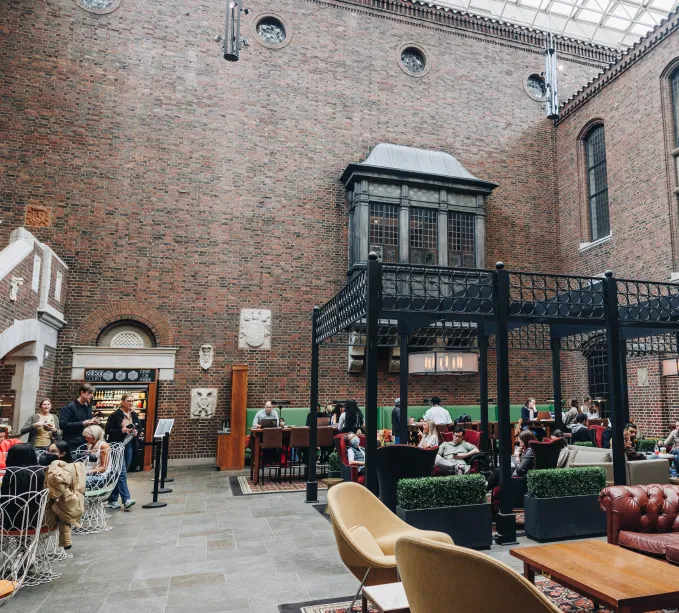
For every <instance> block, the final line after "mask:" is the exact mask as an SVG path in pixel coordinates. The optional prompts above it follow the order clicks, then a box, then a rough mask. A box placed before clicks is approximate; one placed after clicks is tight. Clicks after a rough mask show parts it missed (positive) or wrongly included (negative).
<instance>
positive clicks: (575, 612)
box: [278, 576, 677, 613]
mask: <svg viewBox="0 0 679 613" xmlns="http://www.w3.org/2000/svg"><path fill="white" fill-rule="evenodd" d="M535 585H537V587H538V589H539V590H541V591H542V593H543V594H544V595H545V596H547V598H549V599H550V600H551V601H552V602H553V603H554V604H555V605H556V606H557V607H559V609H561V611H563V613H587V612H588V611H594V610H595V609H594V608H593V606H592V601H591V600H589V599H588V598H585V597H584V596H581V595H580V594H578V593H576V592H573V591H571V590H568V589H566V588H565V587H563V586H561V585H559V584H558V583H555V582H554V581H550V580H549V579H547V578H546V577H541V576H536V577H535ZM352 598H353V596H346V597H344V598H327V599H325V600H311V601H308V602H298V603H295V604H282V605H278V610H279V611H280V613H343V612H344V611H346V609H347V607H348V606H349V605H350V604H351V599H352ZM369 610H370V613H377V609H376V608H375V607H373V606H372V605H370V606H369ZM360 611H361V600H360V599H359V600H358V602H357V603H356V604H355V605H354V608H353V609H352V613H360ZM596 611H597V613H613V611H612V610H611V609H603V608H599V609H596ZM656 613H660V612H656ZM662 613H677V609H663V610H662Z"/></svg>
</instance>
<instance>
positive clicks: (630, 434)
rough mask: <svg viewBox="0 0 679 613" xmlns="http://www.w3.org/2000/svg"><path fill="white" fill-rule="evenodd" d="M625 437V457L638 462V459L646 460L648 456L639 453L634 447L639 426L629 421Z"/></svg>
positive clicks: (624, 433)
mask: <svg viewBox="0 0 679 613" xmlns="http://www.w3.org/2000/svg"><path fill="white" fill-rule="evenodd" d="M623 436H624V437H625V457H626V458H627V460H628V461H629V462H636V461H638V460H645V459H646V456H645V455H644V454H643V453H639V452H638V451H637V450H636V448H635V447H634V441H635V440H636V438H637V427H636V425H635V424H633V423H631V422H630V423H628V424H627V425H626V426H625V430H624V431H623Z"/></svg>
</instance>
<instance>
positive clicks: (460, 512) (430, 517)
mask: <svg viewBox="0 0 679 613" xmlns="http://www.w3.org/2000/svg"><path fill="white" fill-rule="evenodd" d="M396 514H397V515H398V516H399V517H400V518H401V519H402V520H403V521H404V522H406V523H407V524H409V525H411V526H413V527H415V528H419V529H420V530H435V531H436V532H445V533H446V534H449V535H450V537H451V538H452V539H453V542H454V543H455V544H456V545H459V546H460V547H469V548H470V549H490V546H491V543H492V537H493V526H492V524H493V515H492V512H491V505H490V504H487V503H484V504H471V505H466V506H461V507H438V508H435V509H412V510H410V511H407V510H405V509H402V508H401V507H398V506H397V507H396Z"/></svg>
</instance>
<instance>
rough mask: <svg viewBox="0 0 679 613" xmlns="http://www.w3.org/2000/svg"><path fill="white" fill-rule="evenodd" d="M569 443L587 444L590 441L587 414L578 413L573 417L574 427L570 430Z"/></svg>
mask: <svg viewBox="0 0 679 613" xmlns="http://www.w3.org/2000/svg"><path fill="white" fill-rule="evenodd" d="M571 433H572V434H573V436H572V437H571V441H572V442H573V443H577V442H582V443H588V442H590V441H591V440H592V439H591V438H589V430H588V429H587V413H578V414H577V416H576V417H575V425H574V426H573V427H572V428H571Z"/></svg>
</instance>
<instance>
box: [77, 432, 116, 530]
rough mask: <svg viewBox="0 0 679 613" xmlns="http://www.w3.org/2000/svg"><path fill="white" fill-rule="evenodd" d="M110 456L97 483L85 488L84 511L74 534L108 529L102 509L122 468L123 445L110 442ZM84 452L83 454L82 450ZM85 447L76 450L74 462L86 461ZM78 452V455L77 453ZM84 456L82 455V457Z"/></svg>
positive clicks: (105, 515)
mask: <svg viewBox="0 0 679 613" xmlns="http://www.w3.org/2000/svg"><path fill="white" fill-rule="evenodd" d="M110 445H111V457H110V459H109V467H108V470H107V471H106V472H103V473H100V474H99V479H97V483H96V484H93V485H90V486H88V487H87V489H86V490H85V513H84V514H83V516H82V519H81V520H80V528H73V533H74V534H97V533H99V532H104V531H106V530H110V529H111V528H110V527H109V526H107V525H106V518H107V517H110V515H107V514H106V512H105V511H104V502H105V501H106V500H107V499H108V497H109V496H110V495H111V492H112V491H113V488H114V487H115V485H116V483H117V482H118V478H119V477H120V472H121V471H122V468H123V461H124V455H125V445H123V444H122V443H111V444H110ZM83 451H84V452H85V453H84V454H83V453H82V452H83ZM86 452H87V449H86V446H85V445H83V446H81V447H78V449H77V450H76V460H75V461H76V462H87V455H86ZM78 454H79V455H78ZM83 456H84V457H83Z"/></svg>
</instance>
